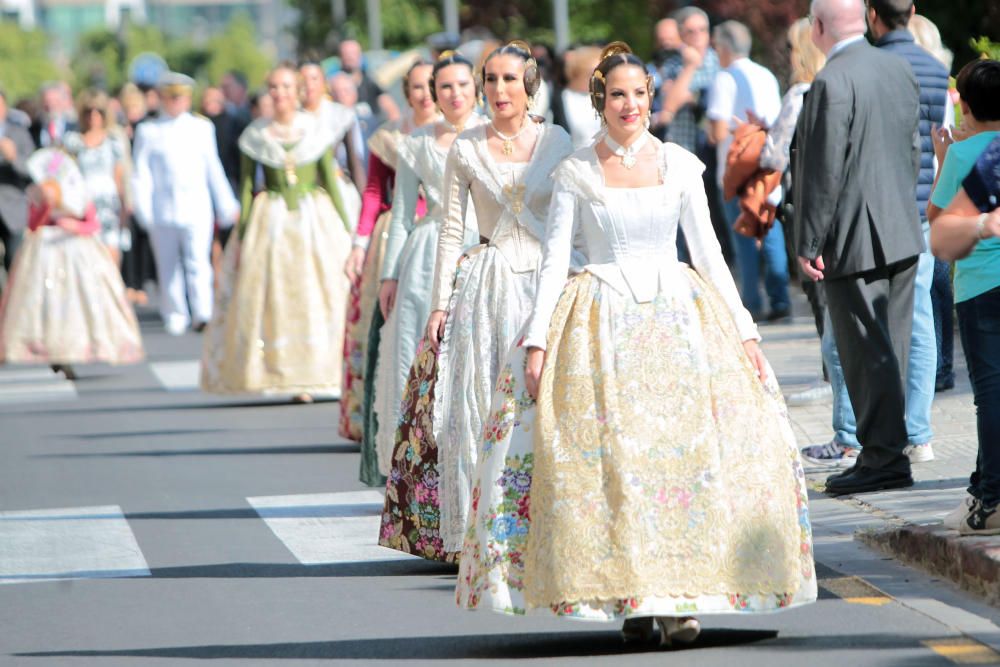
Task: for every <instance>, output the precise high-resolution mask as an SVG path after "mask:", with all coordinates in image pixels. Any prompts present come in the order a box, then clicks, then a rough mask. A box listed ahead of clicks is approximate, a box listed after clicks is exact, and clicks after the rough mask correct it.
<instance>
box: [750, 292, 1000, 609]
mask: <svg viewBox="0 0 1000 667" xmlns="http://www.w3.org/2000/svg"><path fill="white" fill-rule="evenodd" d="M794 312H795V314H796V316H795V317H794V318H793V319H792V321H791V322H784V323H778V324H769V325H762V326H761V327H760V330H761V335H762V336H763V343H762V345H763V348H764V352H765V354H766V355H767V358H768V360H769V361H770V362H771V365H772V366H773V367H774V370H775V373H776V374H777V376H778V380H779V382H780V383H781V387H782V391H783V392H784V394H785V396H789V395H790V394H793V393H796V392H798V391H801V390H803V389H808V388H810V387H812V386H815V385H816V384H817V383H819V382H821V380H822V369H821V365H820V350H819V338H818V336H817V335H816V329H815V326H814V325H813V320H812V317H811V315H809V307H808V304H807V303H806V302H805V299H796V303H795V308H794ZM955 376H956V379H955V388H954V389H952V390H949V391H946V392H942V393H939V394H937V396H936V397H935V400H934V406H933V408H932V420H931V421H932V427H933V429H934V438H933V440H932V445H933V448H934V457H935V458H934V460H933V461H930V462H927V463H918V464H914V466H913V478H914V480H915V482H916V483H915V484H914V486H913V487H912V488H910V489H904V490H900V491H887V492H880V493H864V494H858V495H855V496H845V497H843V498H841V499H839V502H843V503H846V504H849V505H852V506H854V507H856V508H859V509H862V510H863V511H865V512H866V513H867V514H868V515H870V516H871V517H872V518H876V519H878V521H876V522H874V523H872V522H871V521H866V522H864V523H857V524H856V525H855V526H854V528H853V530H852V532H853V533H854V536H855V539H856V540H859V541H861V542H864V543H865V544H868V545H870V546H872V547H875V548H877V549H880V550H882V551H883V552H885V553H887V554H888V555H890V556H892V557H894V558H896V559H899V560H901V561H904V562H907V563H909V564H912V565H915V566H918V567H921V568H923V569H925V570H928V571H930V572H931V573H932V574H934V575H937V576H940V577H943V578H947V579H949V580H951V581H953V582H954V583H956V584H958V585H959V586H961V587H962V588H965V589H966V590H969V591H971V592H974V593H977V594H979V595H982V596H984V597H985V598H986V599H987V600H988V601H989V602H990V603H991V604H994V605H1000V536H996V537H960V536H959V535H958V533H957V532H956V531H954V530H947V529H945V528H944V527H943V526H942V525H941V519H942V518H943V517H944V516H945V515H946V514H947V513H949V512H950V511H951V510H953V509H954V508H955V507H957V506H958V504H959V503H960V502H962V500H963V499H964V498H965V496H966V491H965V489H966V486H967V484H968V480H969V474H970V473H971V472H972V469H973V467H974V466H975V462H976V451H977V448H978V443H977V436H976V417H975V407H974V406H973V403H972V388H971V387H970V385H969V377H968V374H967V372H966V367H965V357H964V355H963V353H962V348H961V345H960V344H959V341H958V334H957V332H956V335H955ZM789 416H790V418H791V421H792V427H793V429H794V430H795V435H796V437H797V438H798V441H799V446H800V447H805V446H807V445H814V444H819V443H823V442H828V441H829V440H830V438H831V437H832V434H833V430H832V427H831V425H830V424H831V402H830V400H829V399H826V400H824V401H822V402H819V403H814V404H812V405H806V406H795V407H789ZM837 470H839V468H822V467H810V466H809V464H806V475H807V478H808V480H809V485H810V487H811V489H812V490H813V491H814V492H821V491H822V489H823V485H824V481H825V479H826V477H827V476H828V475H830V474H832V473H833V472H836V471H837Z"/></svg>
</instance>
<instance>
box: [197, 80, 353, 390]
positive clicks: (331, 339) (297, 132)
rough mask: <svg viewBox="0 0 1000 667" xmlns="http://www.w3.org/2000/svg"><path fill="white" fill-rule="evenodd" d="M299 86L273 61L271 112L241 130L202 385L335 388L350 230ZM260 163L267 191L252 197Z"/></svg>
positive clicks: (325, 145) (320, 131)
mask: <svg viewBox="0 0 1000 667" xmlns="http://www.w3.org/2000/svg"><path fill="white" fill-rule="evenodd" d="M296 83H297V81H296V72H295V70H293V69H291V68H289V67H285V66H279V67H277V68H275V69H274V70H273V71H272V72H271V74H270V76H269V78H268V89H269V94H270V96H271V98H272V99H273V101H274V113H275V115H274V119H273V120H266V119H261V120H258V121H255V122H254V123H252V124H251V125H250V127H248V128H247V129H246V130H245V131H244V132H243V135H242V136H241V137H240V150H241V151H242V152H243V156H244V159H243V168H242V170H241V173H242V174H243V182H242V185H241V203H242V206H243V213H242V216H241V219H240V223H239V227H238V229H237V233H236V234H234V235H233V236H232V237H231V238H230V241H229V243H228V244H227V246H226V254H225V258H224V260H223V271H222V276H220V280H219V284H218V286H217V289H216V295H215V309H214V311H213V312H214V315H213V316H212V322H211V323H210V325H209V329H208V331H207V332H206V334H205V345H204V353H203V356H202V374H201V386H202V389H204V390H205V391H209V392H213V393H251V394H278V395H289V396H294V397H295V398H296V399H297V400H299V401H309V400H312V398H311V397H312V395H313V394H334V395H335V394H337V393H339V391H340V380H341V364H342V362H343V344H344V318H345V311H346V305H347V296H348V291H349V283H348V280H347V276H345V275H344V271H343V267H344V262H345V261H346V259H347V255H348V252H349V251H350V248H351V237H350V234H349V232H348V231H347V224H346V220H347V217H346V215H345V213H344V210H343V205H342V204H341V201H340V194H339V191H338V187H337V181H336V176H335V172H334V168H333V164H332V158H331V156H330V146H331V144H332V142H333V139H334V137H333V135H332V133H331V131H330V130H329V129H328V128H327V127H325V126H324V125H322V124H321V123H319V122H318V120H317V117H316V116H314V115H312V114H308V113H303V112H300V111H298V110H297V107H298V99H297V85H296ZM257 165H260V166H261V167H263V171H264V180H265V182H266V189H265V190H264V191H263V192H261V193H259V194H258V195H257V196H256V198H253V195H252V185H253V177H254V174H255V172H256V166H257ZM251 201H252V204H251Z"/></svg>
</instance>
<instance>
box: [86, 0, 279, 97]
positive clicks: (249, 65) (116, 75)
mask: <svg viewBox="0 0 1000 667" xmlns="http://www.w3.org/2000/svg"><path fill="white" fill-rule="evenodd" d="M143 52H153V53H159V54H160V55H162V56H163V59H164V60H166V61H167V64H168V65H169V66H170V68H171V69H173V70H176V71H178V72H184V73H185V74H189V75H191V76H193V77H195V78H196V79H198V80H199V81H200V82H202V83H208V82H212V83H215V82H218V81H219V79H221V78H222V75H223V74H224V73H225V72H226V71H228V70H230V69H238V70H240V71H242V72H244V73H246V75H247V78H248V80H249V82H250V84H251V86H257V85H260V84H261V83H262V82H263V81H264V77H265V76H266V75H267V71H268V69H269V68H270V67H271V63H272V61H273V58H272V57H271V56H270V55H269V54H266V53H264V52H263V51H261V50H260V48H259V47H258V45H257V35H256V31H255V30H254V26H253V23H252V22H251V21H250V19H249V18H248V17H247V16H245V15H242V14H240V15H237V16H235V17H234V18H233V20H232V21H230V22H229V24H228V25H227V26H226V29H225V30H224V31H222V32H221V33H219V34H218V35H216V36H214V37H212V38H211V39H210V40H208V42H207V43H205V44H204V45H201V46H196V45H195V44H193V43H192V42H191V41H190V40H189V39H184V38H174V39H167V37H166V36H165V35H164V34H163V32H162V31H161V30H160V29H159V28H157V27H156V26H153V25H141V26H138V25H128V26H126V27H125V28H124V29H123V30H122V31H121V32H117V33H116V32H112V31H110V30H106V29H99V30H94V31H91V32H89V33H87V34H85V35H83V36H82V37H81V39H80V42H79V44H78V46H77V49H76V53H75V54H74V57H73V63H72V73H73V80H74V82H75V84H76V86H77V87H78V88H82V87H86V86H95V87H98V88H103V89H106V90H109V91H116V90H118V89H119V88H120V87H121V86H122V84H124V83H125V82H126V80H127V79H128V66H129V63H131V62H132V60H133V58H135V56H137V55H138V54H140V53H143Z"/></svg>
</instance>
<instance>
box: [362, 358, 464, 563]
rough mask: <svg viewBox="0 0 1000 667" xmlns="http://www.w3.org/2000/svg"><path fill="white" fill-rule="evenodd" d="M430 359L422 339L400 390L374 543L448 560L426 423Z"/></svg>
mask: <svg viewBox="0 0 1000 667" xmlns="http://www.w3.org/2000/svg"><path fill="white" fill-rule="evenodd" d="M436 361H437V357H436V355H435V354H434V350H433V349H431V347H430V345H428V344H427V341H426V340H424V341H422V342H421V343H420V347H419V348H418V351H417V358H416V359H415V360H414V362H413V367H412V368H411V369H410V374H409V377H408V378H407V382H406V388H405V389H404V391H403V404H402V418H401V422H400V424H399V427H398V428H397V429H396V443H397V444H396V448H395V451H394V452H393V456H392V468H391V470H390V471H389V475H388V481H387V482H386V489H385V507H384V509H383V511H382V530H381V533H380V535H379V544H381V545H382V546H384V547H389V548H391V549H396V550H399V551H404V552H406V553H411V554H413V555H415V556H421V557H423V558H427V559H428V560H440V561H446V562H454V561H455V559H456V557H457V554H456V553H453V552H447V551H445V548H444V541H443V540H442V539H441V532H440V523H441V510H440V499H439V497H438V488H439V479H438V469H437V445H436V444H435V442H434V435H433V433H432V429H431V427H430V419H431V414H432V411H433V402H434V377H435V374H436V372H437V363H436Z"/></svg>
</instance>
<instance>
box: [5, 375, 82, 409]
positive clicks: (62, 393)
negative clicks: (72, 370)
mask: <svg viewBox="0 0 1000 667" xmlns="http://www.w3.org/2000/svg"><path fill="white" fill-rule="evenodd" d="M76 397H77V393H76V386H75V385H74V384H73V383H72V382H70V381H69V380H67V379H66V378H65V377H64V376H63V375H62V373H53V372H52V369H51V368H48V367H45V368H38V367H31V366H29V367H24V366H21V367H16V366H14V367H6V368H3V369H2V370H0V405H13V404H19V403H35V402H38V401H66V400H72V399H75V398H76Z"/></svg>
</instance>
